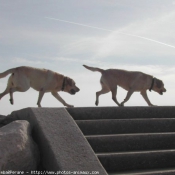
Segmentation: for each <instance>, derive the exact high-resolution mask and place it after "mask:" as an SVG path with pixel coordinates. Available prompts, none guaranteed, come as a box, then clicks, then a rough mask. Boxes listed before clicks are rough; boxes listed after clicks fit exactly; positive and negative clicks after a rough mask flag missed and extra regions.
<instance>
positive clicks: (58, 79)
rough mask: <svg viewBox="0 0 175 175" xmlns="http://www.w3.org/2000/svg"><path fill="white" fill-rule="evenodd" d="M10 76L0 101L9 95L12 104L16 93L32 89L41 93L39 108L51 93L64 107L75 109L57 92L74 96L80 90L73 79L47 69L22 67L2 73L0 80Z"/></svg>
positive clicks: (0, 95)
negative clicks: (44, 96)
mask: <svg viewBox="0 0 175 175" xmlns="http://www.w3.org/2000/svg"><path fill="white" fill-rule="evenodd" d="M8 74H11V75H10V77H9V79H8V83H7V88H6V89H5V91H4V92H3V93H1V94H0V99H1V98H2V97H3V96H4V95H6V94H8V93H9V94H10V102H11V104H13V103H14V100H13V93H14V92H16V91H19V92H25V91H27V90H28V89H29V88H30V87H32V88H33V89H35V90H36V91H39V97H38V102H37V105H38V107H41V100H42V97H43V95H44V93H45V92H51V93H52V95H53V96H54V97H55V98H56V99H57V100H59V101H60V102H61V103H62V104H63V105H64V106H67V107H73V106H72V105H69V104H67V103H66V102H65V101H64V100H63V99H62V98H61V97H60V95H59V94H58V93H57V92H58V91H61V90H62V91H64V92H68V93H69V94H72V95H73V94H75V93H76V92H78V91H79V90H80V89H79V88H78V87H77V86H76V85H75V82H74V80H72V79H71V78H69V77H65V76H64V75H62V74H59V73H57V72H53V71H51V70H47V69H38V68H33V67H26V66H22V67H17V68H12V69H9V70H7V71H5V72H3V73H0V78H3V77H5V76H7V75H8Z"/></svg>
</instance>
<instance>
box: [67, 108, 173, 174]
mask: <svg viewBox="0 0 175 175" xmlns="http://www.w3.org/2000/svg"><path fill="white" fill-rule="evenodd" d="M67 111H68V112H69V113H70V115H71V116H72V117H73V118H74V120H75V121H76V123H77V125H78V126H79V128H80V129H81V131H82V132H83V134H84V136H85V137H86V139H87V140H88V142H89V144H90V145H91V147H92V149H93V150H94V152H95V154H96V156H97V157H98V159H99V160H100V162H101V164H102V165H103V167H104V168H105V169H106V171H107V173H108V174H109V175H123V174H125V175H175V107H120V108H119V107H97V108H96V107H94V108H91V107H89V108H68V109H67Z"/></svg>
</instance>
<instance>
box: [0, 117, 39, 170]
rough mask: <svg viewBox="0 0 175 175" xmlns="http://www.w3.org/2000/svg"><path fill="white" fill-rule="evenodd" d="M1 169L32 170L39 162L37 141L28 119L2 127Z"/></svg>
mask: <svg viewBox="0 0 175 175" xmlns="http://www.w3.org/2000/svg"><path fill="white" fill-rule="evenodd" d="M0 143H1V144H0V171H4V170H5V171H8V170H14V171H20V170H21V171H31V170H35V169H36V168H37V166H38V163H39V153H38V147H37V145H36V143H35V142H34V141H33V139H32V137H31V128H30V124H29V122H27V121H25V120H24V121H22V120H20V121H14V122H12V123H10V124H8V125H6V126H4V127H2V128H0Z"/></svg>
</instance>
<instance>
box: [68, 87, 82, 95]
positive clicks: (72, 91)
mask: <svg viewBox="0 0 175 175" xmlns="http://www.w3.org/2000/svg"><path fill="white" fill-rule="evenodd" d="M78 91H80V89H79V88H77V90H74V89H71V90H70V94H72V95H75V94H76V92H78Z"/></svg>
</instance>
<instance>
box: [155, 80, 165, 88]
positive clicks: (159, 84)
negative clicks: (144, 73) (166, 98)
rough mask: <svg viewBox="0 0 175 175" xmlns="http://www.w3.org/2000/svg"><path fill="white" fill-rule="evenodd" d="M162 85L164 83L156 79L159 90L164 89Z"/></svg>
mask: <svg viewBox="0 0 175 175" xmlns="http://www.w3.org/2000/svg"><path fill="white" fill-rule="evenodd" d="M162 84H163V83H162V81H161V80H159V79H157V78H156V86H157V87H158V88H161V87H162Z"/></svg>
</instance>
